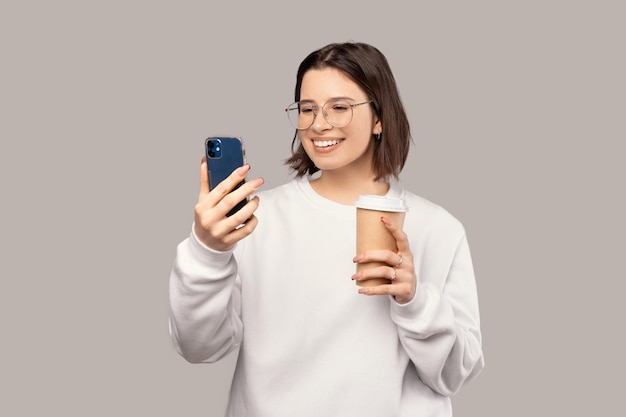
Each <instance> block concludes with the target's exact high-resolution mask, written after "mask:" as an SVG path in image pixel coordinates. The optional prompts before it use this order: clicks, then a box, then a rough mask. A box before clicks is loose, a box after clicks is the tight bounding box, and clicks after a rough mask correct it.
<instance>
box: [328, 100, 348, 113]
mask: <svg viewBox="0 0 626 417" xmlns="http://www.w3.org/2000/svg"><path fill="white" fill-rule="evenodd" d="M332 109H333V111H335V112H338V113H341V112H345V111H348V110H349V109H350V105H349V104H348V103H343V102H341V103H333V106H332Z"/></svg>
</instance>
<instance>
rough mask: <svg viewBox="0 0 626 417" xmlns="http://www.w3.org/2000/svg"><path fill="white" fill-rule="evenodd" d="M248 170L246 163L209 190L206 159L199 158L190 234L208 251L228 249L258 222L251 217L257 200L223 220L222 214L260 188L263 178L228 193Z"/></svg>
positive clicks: (257, 204)
mask: <svg viewBox="0 0 626 417" xmlns="http://www.w3.org/2000/svg"><path fill="white" fill-rule="evenodd" d="M249 170H250V165H248V164H246V165H244V166H242V167H240V168H237V169H236V170H235V171H233V172H232V173H231V174H230V176H228V178H226V179H225V180H224V181H222V182H221V183H220V184H219V185H218V186H217V187H215V189H214V190H211V191H209V174H208V172H207V164H206V158H202V163H201V164H200V196H199V197H198V202H197V203H196V206H195V208H194V213H195V222H194V232H195V234H196V236H197V237H198V239H200V241H201V242H202V243H204V244H205V245H206V246H208V247H209V248H211V249H214V250H218V251H224V250H227V249H230V248H232V246H233V245H234V244H235V243H237V242H238V241H240V240H241V239H243V238H244V237H246V236H248V235H249V234H250V233H252V231H253V230H254V229H255V227H256V225H257V223H258V219H257V218H256V216H255V215H254V212H255V210H256V209H257V208H258V207H259V198H258V197H254V198H251V199H250V201H248V203H247V204H246V205H245V206H244V207H243V208H242V209H241V210H239V211H238V212H237V213H235V214H233V215H232V216H230V217H226V213H228V212H229V211H230V210H231V209H232V208H233V207H234V206H235V205H237V203H238V202H239V201H241V200H243V199H244V198H246V197H249V196H250V195H251V194H252V193H253V192H255V191H256V190H257V189H259V187H261V185H263V179H262V178H257V179H254V180H252V181H247V182H246V183H245V184H243V185H242V186H241V187H239V188H238V189H236V190H235V191H232V190H233V189H234V188H235V186H236V185H237V184H239V183H240V182H241V181H243V180H244V179H245V177H246V174H247V173H248V171H249ZM231 191H232V192H231Z"/></svg>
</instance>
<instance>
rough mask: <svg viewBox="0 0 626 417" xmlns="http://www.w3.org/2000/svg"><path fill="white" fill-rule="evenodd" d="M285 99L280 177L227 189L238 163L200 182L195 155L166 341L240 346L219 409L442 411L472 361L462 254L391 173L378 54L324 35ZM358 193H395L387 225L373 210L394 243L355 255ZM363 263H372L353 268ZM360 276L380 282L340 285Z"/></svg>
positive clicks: (395, 131)
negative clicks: (283, 178) (287, 177)
mask: <svg viewBox="0 0 626 417" xmlns="http://www.w3.org/2000/svg"><path fill="white" fill-rule="evenodd" d="M295 100H296V103H294V104H293V105H292V106H290V107H289V108H288V112H289V113H291V114H290V119H291V120H292V122H293V123H294V125H295V127H296V129H297V130H296V136H295V137H294V143H293V148H295V150H294V152H293V156H292V157H291V158H290V159H289V160H288V164H289V165H290V167H291V168H292V169H293V170H294V171H295V173H296V178H295V179H293V180H292V181H290V182H288V183H287V184H284V185H282V186H279V187H277V188H274V189H272V190H266V191H261V192H258V190H259V188H260V187H261V185H262V184H263V180H262V179H253V180H250V181H247V182H246V184H245V185H244V186H242V187H240V188H239V189H237V190H235V191H234V192H232V193H230V194H229V191H231V190H232V189H233V188H234V187H235V185H236V184H238V183H239V182H241V180H242V179H243V178H245V176H246V173H247V172H248V170H249V166H247V165H246V166H243V167H241V168H239V169H237V170H236V171H235V172H233V174H232V175H231V176H230V177H229V178H228V179H226V180H225V181H224V182H223V183H222V184H220V186H218V187H217V188H216V189H215V190H213V191H211V192H209V190H208V185H207V183H208V182H207V174H206V165H205V164H206V162H205V161H204V160H203V162H202V164H201V189H200V196H199V200H198V203H197V205H196V207H195V222H194V225H193V232H192V233H191V236H190V237H189V238H188V239H186V240H185V241H183V242H182V243H181V244H180V245H179V246H178V250H177V254H176V259H175V262H174V266H173V268H172V273H171V280H170V299H171V319H170V329H171V334H172V338H173V340H174V343H175V346H176V348H177V350H178V351H179V353H180V354H181V355H182V356H183V357H185V358H186V359H187V360H188V361H190V362H214V361H217V360H219V359H220V358H222V357H224V356H225V355H227V354H228V353H229V352H231V351H233V350H235V349H237V348H239V357H238V362H237V367H236V370H235V375H234V378H233V382H232V387H231V392H230V398H229V403H228V411H227V416H233V417H234V416H236V417H245V416H255V417H265V416H268V417H277V416H289V417H293V416H298V417H302V416H316V417H318V416H325V417H328V416H340V417H350V416H355V417H357V416H358V417H367V416H372V417H374V416H375V417H381V416H451V415H452V410H451V401H450V396H452V395H453V394H455V393H456V392H458V391H459V389H461V387H462V386H463V385H464V384H465V383H467V382H468V381H470V380H471V379H473V378H474V377H475V376H476V375H478V373H479V372H480V371H481V369H482V368H483V363H484V362H483V355H482V347H481V333H480V324H479V313H478V301H477V292H476V284H475V279H474V273H473V267H472V261H471V257H470V252H469V247H468V244H467V239H466V236H465V232H464V229H463V227H462V225H461V224H460V223H459V222H458V221H457V220H456V219H455V218H454V217H452V216H451V215H450V214H449V213H448V212H446V211H445V210H444V209H442V208H441V207H439V206H437V205H435V204H433V203H430V202H428V201H426V200H425V199H423V198H420V197H418V196H416V195H415V194H413V193H411V192H409V191H407V190H403V189H401V188H399V187H398V185H397V184H396V183H395V182H394V181H393V180H394V179H397V177H398V176H399V173H400V171H401V169H402V167H403V166H404V163H405V161H406V157H407V153H408V150H409V144H410V131H409V125H408V120H407V117H406V115H405V112H404V109H403V106H402V104H401V101H400V98H399V94H398V91H397V89H396V84H395V80H394V78H393V75H392V72H391V70H390V68H389V65H388V63H387V60H386V58H385V57H384V56H383V55H382V54H381V53H380V52H379V51H378V50H377V49H376V48H374V47H372V46H369V45H367V44H361V43H343V44H331V45H328V46H326V47H323V48H321V49H319V50H317V51H314V52H313V53H311V54H310V55H309V56H308V57H307V58H306V59H305V60H304V61H303V62H302V63H301V65H300V67H299V70H298V74H297V80H296V90H295ZM296 145H297V146H296ZM255 193H256V196H255V197H253V198H251V199H250V202H249V203H248V204H247V205H246V206H245V207H244V208H243V209H242V210H240V211H239V212H238V213H237V214H235V215H233V216H231V217H225V214H226V213H227V212H228V211H229V210H230V209H231V208H232V207H233V206H234V205H235V204H236V203H237V202H238V201H240V200H241V199H242V198H245V197H247V196H251V195H253V194H255ZM361 194H373V195H386V196H391V197H399V198H403V199H404V200H405V201H406V203H407V205H408V206H409V212H408V213H407V214H406V218H405V221H404V225H403V227H402V228H401V227H399V225H397V224H394V222H392V221H391V220H390V219H387V218H385V217H383V218H381V222H383V223H384V225H385V227H386V228H387V229H388V230H389V232H390V233H391V234H392V235H393V236H394V238H395V239H396V243H397V248H398V250H397V251H382V250H381V251H371V252H367V253H361V254H357V255H356V256H354V248H355V207H354V202H355V201H356V200H357V198H358V196H359V195H361ZM246 220H247V221H246ZM244 221H245V224H244V225H243V226H241V227H239V226H240V225H241V224H242V223H244ZM371 261H378V262H383V263H385V264H386V266H381V267H377V268H373V269H368V270H367V271H366V272H361V273H355V263H364V262H371ZM373 278H387V279H392V280H391V283H390V284H384V285H377V286H363V285H355V283H363V282H364V281H366V280H368V279H373Z"/></svg>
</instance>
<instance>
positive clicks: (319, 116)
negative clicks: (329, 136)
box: [311, 108, 332, 131]
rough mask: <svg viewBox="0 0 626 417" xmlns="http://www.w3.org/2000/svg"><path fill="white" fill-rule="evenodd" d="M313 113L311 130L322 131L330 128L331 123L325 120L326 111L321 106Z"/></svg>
mask: <svg viewBox="0 0 626 417" xmlns="http://www.w3.org/2000/svg"><path fill="white" fill-rule="evenodd" d="M314 114H315V115H314V116H313V124H312V125H311V127H312V128H313V130H316V131H322V130H327V129H332V126H331V124H330V123H328V121H327V120H326V112H325V111H324V109H323V108H321V109H319V110H318V111H317V112H316V113H314Z"/></svg>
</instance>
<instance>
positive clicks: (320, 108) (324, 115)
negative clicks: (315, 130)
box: [311, 102, 332, 126]
mask: <svg viewBox="0 0 626 417" xmlns="http://www.w3.org/2000/svg"><path fill="white" fill-rule="evenodd" d="M327 104H328V102H326V103H324V104H322V105H321V106H314V107H313V120H312V122H311V126H313V125H314V124H315V122H316V120H317V117H318V116H319V115H320V114H321V115H322V119H323V120H324V122H325V123H326V124H329V125H331V126H332V124H331V123H330V122H329V121H328V119H327V116H328V113H327V112H326V105H327Z"/></svg>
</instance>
